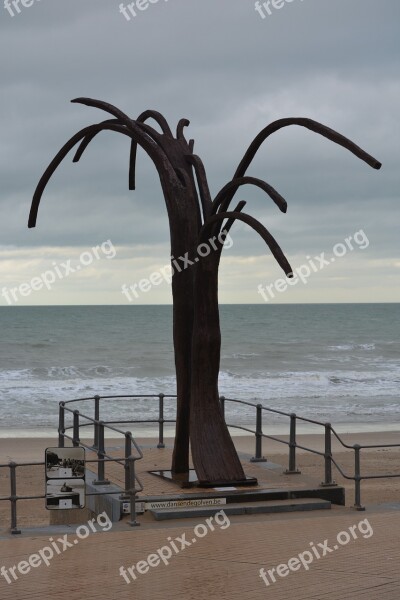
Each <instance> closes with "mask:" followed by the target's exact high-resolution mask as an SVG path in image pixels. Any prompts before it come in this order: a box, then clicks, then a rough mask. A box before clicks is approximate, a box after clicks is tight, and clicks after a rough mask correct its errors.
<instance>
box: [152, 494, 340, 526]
mask: <svg viewBox="0 0 400 600" xmlns="http://www.w3.org/2000/svg"><path fill="white" fill-rule="evenodd" d="M330 508H331V502H330V501H329V500H322V499H321V498H299V499H294V500H279V501H272V500H270V501H267V502H248V503H244V502H240V503H239V502H238V503H230V504H225V505H222V506H221V505H219V506H199V507H197V506H196V507H186V508H153V509H150V511H149V512H150V513H151V514H152V515H153V517H154V518H155V520H156V521H165V520H167V519H190V518H198V517H209V516H210V515H214V514H215V513H217V512H219V511H220V510H223V511H224V513H225V514H227V515H256V514H267V513H282V512H294V511H305V510H329V509H330Z"/></svg>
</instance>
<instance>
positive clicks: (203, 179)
mask: <svg viewBox="0 0 400 600" xmlns="http://www.w3.org/2000/svg"><path fill="white" fill-rule="evenodd" d="M186 158H187V160H188V161H189V163H190V164H191V165H192V166H193V167H194V170H195V173H196V177H197V182H198V186H199V191H200V198H201V205H202V208H203V219H204V222H206V221H207V219H208V217H209V216H210V214H211V209H212V199H211V194H210V188H209V187H208V181H207V175H206V171H205V168H204V165H203V163H202V161H201V159H200V157H199V156H197V155H195V154H188V155H187V157H186Z"/></svg>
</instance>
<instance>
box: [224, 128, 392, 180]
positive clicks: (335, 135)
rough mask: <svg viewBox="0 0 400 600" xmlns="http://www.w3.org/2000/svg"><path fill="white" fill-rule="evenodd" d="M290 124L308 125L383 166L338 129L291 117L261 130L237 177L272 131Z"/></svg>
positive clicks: (365, 159) (316, 131)
mask: <svg viewBox="0 0 400 600" xmlns="http://www.w3.org/2000/svg"><path fill="white" fill-rule="evenodd" d="M290 125H300V126H301V127H306V128H307V129H310V130H311V131H314V132H315V133H319V134H320V135H322V136H323V137H326V138H328V140H331V141H332V142H335V144H339V146H343V148H346V149H347V150H349V151H350V152H352V153H353V154H354V155H355V156H357V157H358V158H360V159H361V160H363V161H364V162H366V163H367V164H368V165H369V166H370V167H372V168H373V169H380V168H381V166H382V165H381V163H380V162H379V161H378V160H376V158H374V157H373V156H371V155H370V154H368V153H367V152H365V151H364V150H362V148H360V147H359V146H357V145H356V144H354V142H352V141H351V140H349V139H348V138H346V137H344V136H343V135H341V134H340V133H338V132H337V131H334V130H333V129H330V127H327V126H326V125H322V123H318V121H314V120H313V119H305V118H296V117H291V118H287V119H279V120H278V121H274V122H273V123H270V124H269V125H268V126H267V127H265V129H263V130H262V131H260V133H259V134H258V135H257V137H256V138H255V139H254V140H253V142H252V143H251V144H250V146H249V148H248V150H247V152H246V153H245V155H244V157H243V158H242V161H241V162H240V164H239V166H238V168H237V169H236V173H235V178H236V177H242V176H243V175H244V174H245V173H246V171H247V169H248V167H249V165H250V163H251V161H252V160H253V158H254V156H255V155H256V153H257V151H258V149H259V148H260V146H261V144H262V143H263V142H264V141H265V140H266V139H267V138H268V137H269V136H270V135H271V134H272V133H275V132H276V131H278V130H279V129H282V128H283V127H288V126H290Z"/></svg>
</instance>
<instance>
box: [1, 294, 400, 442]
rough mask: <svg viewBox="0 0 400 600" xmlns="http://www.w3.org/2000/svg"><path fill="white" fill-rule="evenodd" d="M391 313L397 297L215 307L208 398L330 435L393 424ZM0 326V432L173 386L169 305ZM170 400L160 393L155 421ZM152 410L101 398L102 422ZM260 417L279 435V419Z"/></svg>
mask: <svg viewBox="0 0 400 600" xmlns="http://www.w3.org/2000/svg"><path fill="white" fill-rule="evenodd" d="M399 316H400V304H398V303H379V304H368V303H362V304H285V305H277V304H271V305H261V304H230V305H226V304H222V305H221V306H220V317H221V331H222V350H221V369H220V378H219V389H220V394H221V395H224V396H226V397H228V398H236V399H240V400H246V401H249V402H254V403H259V402H260V403H262V404H263V405H264V406H267V407H270V408H273V409H277V410H281V411H284V412H288V413H290V412H296V413H297V414H298V415H299V416H303V417H307V418H312V419H316V420H318V421H323V422H325V421H329V422H332V424H333V426H334V427H336V428H337V430H338V431H340V432H345V431H388V430H391V429H392V430H393V429H397V428H398V427H399V422H400V419H399V417H400V398H399V384H400V335H399V334H400V319H399ZM0 325H1V331H2V333H3V335H2V339H1V342H0V422H1V427H0V436H1V437H11V436H13V435H19V436H23V437H27V436H32V437H35V436H37V435H39V433H40V435H41V436H42V437H43V436H49V435H55V434H56V431H57V425H58V403H59V402H60V401H61V400H64V401H65V400H71V399H73V398H79V397H88V396H93V395H95V394H99V395H103V396H107V395H118V394H120V395H126V394H128V395H130V394H132V395H141V394H155V395H156V394H159V393H164V394H175V392H176V387H175V375H174V354H173V343H172V306H170V305H137V306H120V305H115V306H105V305H103V306H102V305H95V306H93V305H84V306H29V307H21V306H20V307H1V308H0ZM174 404H175V402H174V400H172V399H169V400H166V418H167V419H169V418H174ZM157 409H158V404H157V402H156V401H152V400H150V399H145V398H139V399H136V400H123V401H118V403H115V402H114V403H109V404H108V405H104V408H103V409H102V410H103V412H102V418H109V419H111V418H112V419H113V420H115V419H117V418H121V419H122V418H124V419H127V418H129V416H128V415H133V416H132V418H135V419H139V418H140V419H154V418H157ZM226 409H227V410H226V414H227V420H228V421H229V422H230V423H232V424H240V425H243V426H249V425H253V426H254V424H255V420H254V409H252V408H251V407H246V406H243V405H240V404H236V405H235V404H233V403H227V407H226ZM265 420H266V421H267V423H268V426H269V427H270V428H271V431H274V432H282V433H283V432H284V431H287V420H285V419H284V418H282V417H279V416H277V415H272V414H268V417H265ZM130 428H131V429H132V428H133V432H134V433H136V434H137V435H143V436H144V435H146V436H147V435H153V434H154V433H156V428H155V427H153V426H142V427H139V426H132V427H130ZM167 431H170V432H172V429H171V427H170V428H169V430H167ZM300 431H304V432H312V431H311V429H310V427H303V428H301V427H300ZM317 432H318V431H315V433H317ZM319 432H320V431H319Z"/></svg>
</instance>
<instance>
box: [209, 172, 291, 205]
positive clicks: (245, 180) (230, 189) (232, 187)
mask: <svg viewBox="0 0 400 600" xmlns="http://www.w3.org/2000/svg"><path fill="white" fill-rule="evenodd" d="M247 184H250V185H255V186H256V187H259V188H261V189H262V190H264V192H266V193H267V194H268V196H270V198H272V200H273V201H274V202H275V204H276V205H277V206H278V208H279V210H281V211H282V212H283V213H285V212H286V211H287V202H286V200H285V198H283V196H281V195H280V194H279V192H277V191H276V190H275V189H274V188H273V187H272V186H271V185H269V184H268V183H266V182H265V181H263V180H262V179H257V178H255V177H238V178H236V179H232V181H230V182H229V183H227V184H226V185H225V186H224V187H223V188H222V190H221V191H220V192H218V194H217V196H216V197H215V199H214V202H213V207H212V211H211V214H215V213H217V211H218V209H219V208H220V210H221V211H222V212H224V211H226V210H228V208H229V204H230V203H231V201H232V198H233V196H234V194H235V193H236V191H237V190H238V189H239V187H241V186H242V185H247Z"/></svg>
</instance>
